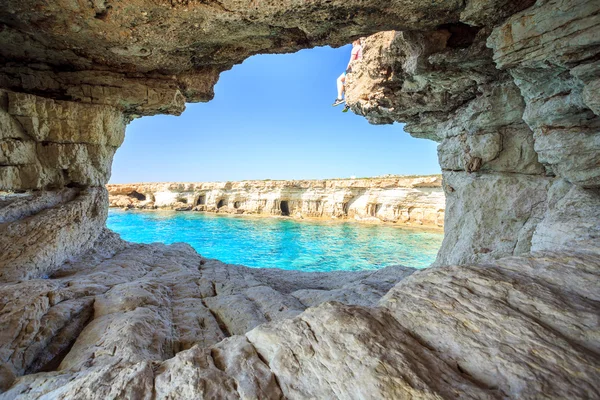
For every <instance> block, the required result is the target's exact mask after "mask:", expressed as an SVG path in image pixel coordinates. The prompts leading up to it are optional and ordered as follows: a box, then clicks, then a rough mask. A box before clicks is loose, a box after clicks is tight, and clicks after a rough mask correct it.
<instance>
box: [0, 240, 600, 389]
mask: <svg viewBox="0 0 600 400" xmlns="http://www.w3.org/2000/svg"><path fill="white" fill-rule="evenodd" d="M596 250H597V248H596V244H595V243H591V246H588V247H586V246H585V245H584V244H582V245H580V247H579V249H578V250H577V251H571V252H560V253H556V252H544V253H538V254H532V255H531V256H528V257H513V258H506V259H502V260H499V261H497V262H495V263H493V264H486V265H464V266H461V267H443V268H429V269H426V270H422V271H415V270H413V269H410V268H405V267H388V268H385V269H382V270H379V271H376V272H354V273H351V272H348V273H345V272H337V273H301V272H295V271H282V270H267V269H251V268H245V267H242V266H237V265H226V264H223V263H221V262H219V261H216V260H208V259H205V258H203V257H201V256H199V255H198V254H197V253H195V251H194V250H193V249H192V248H191V247H190V246H188V245H185V244H176V245H171V246H164V245H160V244H155V245H135V244H130V243H126V242H123V241H121V240H120V239H118V237H117V236H116V235H115V234H114V233H110V232H105V233H103V234H102V235H101V236H100V237H99V239H98V241H97V242H96V244H95V245H94V250H93V251H91V252H89V253H87V254H86V255H84V256H83V257H81V258H79V259H77V260H72V261H71V262H69V263H66V264H64V265H62V266H61V267H60V268H57V269H56V270H55V271H54V272H53V274H52V275H51V276H49V277H48V278H47V279H30V280H26V281H20V282H19V281H15V282H11V283H8V284H4V285H2V286H0V307H1V309H2V314H1V315H0V320H1V324H0V338H1V339H2V342H1V345H0V356H1V357H2V358H1V360H2V364H1V366H0V388H2V389H3V390H6V391H5V392H4V393H3V394H0V399H32V398H57V399H59V398H60V399H68V398H85V399H120V398H140V399H146V398H148V399H150V398H153V399H173V398H181V399H215V398H218V399H237V398H242V399H281V398H290V399H305V398H319V399H324V398H348V399H351V398H385V399H401V398H415V397H418V398H423V399H440V398H447V399H450V398H469V399H487V398H490V399H495V398H498V399H500V398H506V397H511V398H519V399H539V398H546V397H548V398H598V396H599V395H600V393H599V392H598V386H597V382H598V380H597V378H598V361H599V359H600V347H599V346H598V339H597V338H598V334H599V333H600V330H599V321H598V319H599V318H598V315H599V314H598V310H599V308H598V305H599V304H600V296H599V294H600V276H599V271H600V262H599V261H600V254H598V252H597V251H596ZM564 276H569V279H568V280H566V281H565V280H564ZM390 289H391V290H390Z"/></svg>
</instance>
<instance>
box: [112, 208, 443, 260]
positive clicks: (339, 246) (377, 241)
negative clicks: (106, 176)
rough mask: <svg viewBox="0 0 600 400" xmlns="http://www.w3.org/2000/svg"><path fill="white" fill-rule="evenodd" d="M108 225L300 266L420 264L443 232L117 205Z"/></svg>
mask: <svg viewBox="0 0 600 400" xmlns="http://www.w3.org/2000/svg"><path fill="white" fill-rule="evenodd" d="M108 227H109V228H110V229H112V230H114V231H115V232H118V233H120V234H121V237H122V238H123V239H125V240H128V241H131V242H138V243H152V242H162V243H167V244H170V243H174V242H186V243H189V244H190V245H192V246H193V247H194V248H195V249H196V250H197V251H198V253H200V254H201V255H203V256H204V257H208V258H216V259H218V260H221V261H223V262H226V263H230V264H241V265H246V266H248V267H265V268H282V269H291V270H300V271H341V270H344V271H360V270H371V269H377V268H382V267H385V266H387V265H397V264H402V265H406V266H409V267H415V268H424V267H427V266H429V264H431V263H432V262H433V261H434V260H435V256H436V254H437V251H438V249H439V248H440V245H441V243H442V238H443V234H442V233H436V232H426V231H416V230H412V229H402V228H399V227H395V226H388V225H364V224H357V223H349V222H320V221H319V222H313V221H301V222H298V221H294V220H292V219H286V218H268V217H267V218H257V217H240V216H224V215H214V214H204V213H197V212H176V211H122V210H118V209H110V211H109V215H108Z"/></svg>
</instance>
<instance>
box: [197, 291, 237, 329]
mask: <svg viewBox="0 0 600 400" xmlns="http://www.w3.org/2000/svg"><path fill="white" fill-rule="evenodd" d="M202 304H204V307H206V309H207V310H208V311H209V312H210V314H211V315H212V316H213V318H214V319H215V321H216V322H217V325H218V326H219V329H220V330H221V332H223V335H224V336H225V337H226V338H228V337H231V336H232V335H231V332H230V331H229V328H228V327H227V324H225V322H224V321H223V320H222V319H221V318H220V317H219V316H218V315H217V314H216V313H215V312H213V310H211V309H210V307H208V305H207V304H206V302H205V301H204V299H202Z"/></svg>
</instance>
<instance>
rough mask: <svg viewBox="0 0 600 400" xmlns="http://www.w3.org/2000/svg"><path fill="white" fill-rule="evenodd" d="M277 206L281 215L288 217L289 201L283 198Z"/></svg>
mask: <svg viewBox="0 0 600 400" xmlns="http://www.w3.org/2000/svg"><path fill="white" fill-rule="evenodd" d="M279 208H280V209H281V215H284V216H286V217H289V215H290V205H289V203H288V201H287V200H283V201H282V202H281V203H280V204H279Z"/></svg>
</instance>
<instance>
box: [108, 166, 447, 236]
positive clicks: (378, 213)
mask: <svg viewBox="0 0 600 400" xmlns="http://www.w3.org/2000/svg"><path fill="white" fill-rule="evenodd" d="M106 187H107V190H108V193H109V204H110V207H118V208H122V209H142V210H175V211H197V212H209V213H220V214H221V213H222V214H233V215H252V216H259V217H266V216H282V217H289V218H294V219H321V220H323V219H327V220H332V219H333V220H345V221H356V222H361V223H388V224H395V225H402V226H407V227H415V228H419V227H423V228H434V229H438V230H439V229H443V226H444V212H445V196H444V191H443V189H442V177H441V175H422V176H415V175H411V176H395V175H386V176H383V177H374V178H348V179H344V178H341V179H322V180H261V181H258V180H256V181H239V182H197V183H191V182H182V183H178V182H166V183H134V184H109V185H106Z"/></svg>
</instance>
